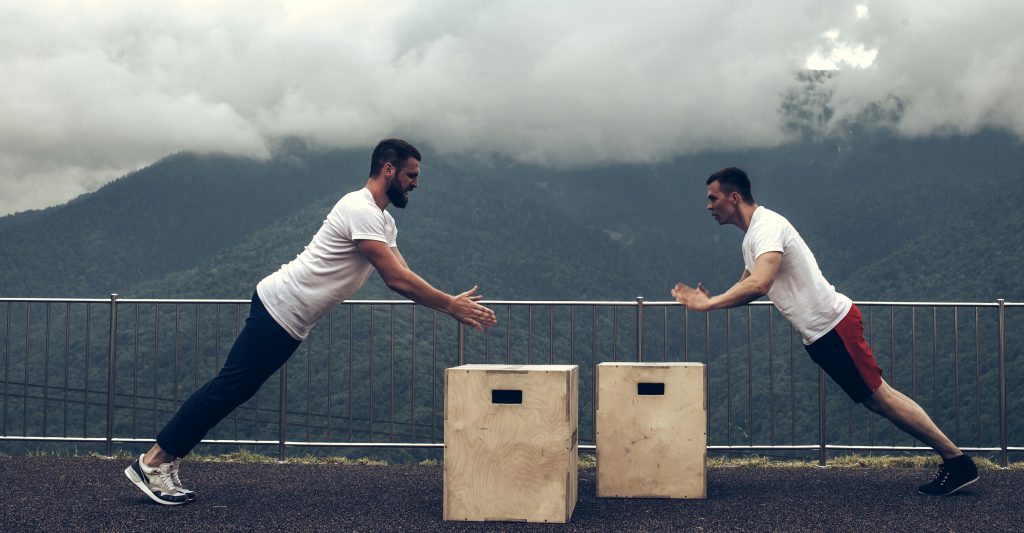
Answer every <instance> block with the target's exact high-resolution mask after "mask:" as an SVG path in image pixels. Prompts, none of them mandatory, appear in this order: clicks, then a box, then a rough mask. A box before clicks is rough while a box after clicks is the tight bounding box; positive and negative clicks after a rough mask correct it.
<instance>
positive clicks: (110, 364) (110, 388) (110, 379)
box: [107, 292, 117, 457]
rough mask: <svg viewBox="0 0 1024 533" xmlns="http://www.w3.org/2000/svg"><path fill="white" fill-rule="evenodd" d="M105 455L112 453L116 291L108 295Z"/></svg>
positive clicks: (115, 354)
mask: <svg viewBox="0 0 1024 533" xmlns="http://www.w3.org/2000/svg"><path fill="white" fill-rule="evenodd" d="M107 359H108V361H107V457H110V456H111V455H113V453H114V377H115V375H116V374H117V365H116V362H117V361H116V360H117V293H116V292H115V293H113V294H111V295H110V353H109V354H108V356H107Z"/></svg>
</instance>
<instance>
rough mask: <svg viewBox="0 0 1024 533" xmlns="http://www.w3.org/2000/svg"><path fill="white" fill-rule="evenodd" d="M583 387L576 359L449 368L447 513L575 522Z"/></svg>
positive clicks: (464, 517) (478, 517)
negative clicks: (558, 362) (572, 361)
mask: <svg viewBox="0 0 1024 533" xmlns="http://www.w3.org/2000/svg"><path fill="white" fill-rule="evenodd" d="M578 392H579V369H578V368H577V367H576V365H463V366H457V367H454V368H448V369H446V370H445V396H444V519H445V520H472V521H514V522H560V523H564V522H568V521H569V518H570V517H571V516H572V511H573V509H574V508H575V507H576V486H577V485H576V484H577V455H576V429H577V411H578V403H577V401H578V400H577V398H578Z"/></svg>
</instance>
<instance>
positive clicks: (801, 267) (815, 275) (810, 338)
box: [743, 206, 853, 344]
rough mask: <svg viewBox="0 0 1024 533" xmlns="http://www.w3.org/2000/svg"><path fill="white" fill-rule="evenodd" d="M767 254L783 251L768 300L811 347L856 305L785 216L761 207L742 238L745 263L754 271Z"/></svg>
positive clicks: (748, 270) (748, 269) (756, 211)
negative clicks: (830, 279)
mask: <svg viewBox="0 0 1024 533" xmlns="http://www.w3.org/2000/svg"><path fill="white" fill-rule="evenodd" d="M766 252H782V265H781V266H780V267H779V273H778V274H777V275H776V276H775V283H774V284H773V285H772V288H771V289H770V290H769V291H768V298H770V299H771V301H772V303H774V304H775V307H777V308H778V309H779V311H780V312H782V315H783V316H785V317H786V318H787V319H788V320H789V321H790V322H791V323H792V324H793V327H795V328H796V329H797V331H799V332H800V335H801V336H802V337H803V339H804V344H811V343H813V342H814V341H816V340H818V339H819V338H820V337H821V336H822V335H824V334H826V333H828V332H829V331H831V330H832V328H834V327H836V324H838V323H839V322H840V321H841V320H842V319H843V317H845V316H846V313H847V312H849V310H850V307H851V306H852V305H853V302H852V301H851V300H850V299H849V298H847V297H846V296H844V295H843V294H841V293H838V292H836V288H835V287H833V286H832V285H829V283H828V281H827V280H826V279H825V276H823V275H822V274H821V269H820V268H818V262H817V261H815V260H814V254H812V253H811V250H810V248H808V247H807V244H806V243H804V240H803V238H802V237H800V234H799V233H798V232H797V231H796V228H794V227H793V225H792V224H790V223H789V221H788V220H786V218H785V217H783V216H782V215H780V214H778V213H776V212H775V211H772V210H770V209H767V208H765V207H763V206H759V207H758V208H757V209H756V210H754V216H753V217H752V218H751V219H750V227H748V228H747V234H746V236H744V237H743V263H744V265H746V268H747V272H753V271H754V261H755V260H756V259H757V258H758V257H759V256H760V255H761V254H763V253H766Z"/></svg>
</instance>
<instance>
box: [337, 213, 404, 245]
mask: <svg viewBox="0 0 1024 533" xmlns="http://www.w3.org/2000/svg"><path fill="white" fill-rule="evenodd" d="M348 223H349V228H350V229H351V233H350V234H351V235H352V240H353V241H358V240H369V241H380V242H383V243H390V242H392V240H393V239H391V238H390V235H389V232H388V228H387V222H386V219H385V217H384V213H383V212H382V211H380V210H377V209H374V208H373V207H372V206H366V207H363V206H359V207H357V208H355V209H352V210H350V211H349V212H348Z"/></svg>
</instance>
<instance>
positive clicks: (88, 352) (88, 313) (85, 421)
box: [82, 303, 92, 437]
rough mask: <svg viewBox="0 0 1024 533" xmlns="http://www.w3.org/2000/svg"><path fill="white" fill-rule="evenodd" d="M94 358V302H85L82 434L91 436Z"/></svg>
mask: <svg viewBox="0 0 1024 533" xmlns="http://www.w3.org/2000/svg"><path fill="white" fill-rule="evenodd" d="M91 358H92V304H91V303H87V304H85V387H84V388H83V389H82V436H83V437H88V436H89V374H90V372H89V362H90V359H91Z"/></svg>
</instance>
